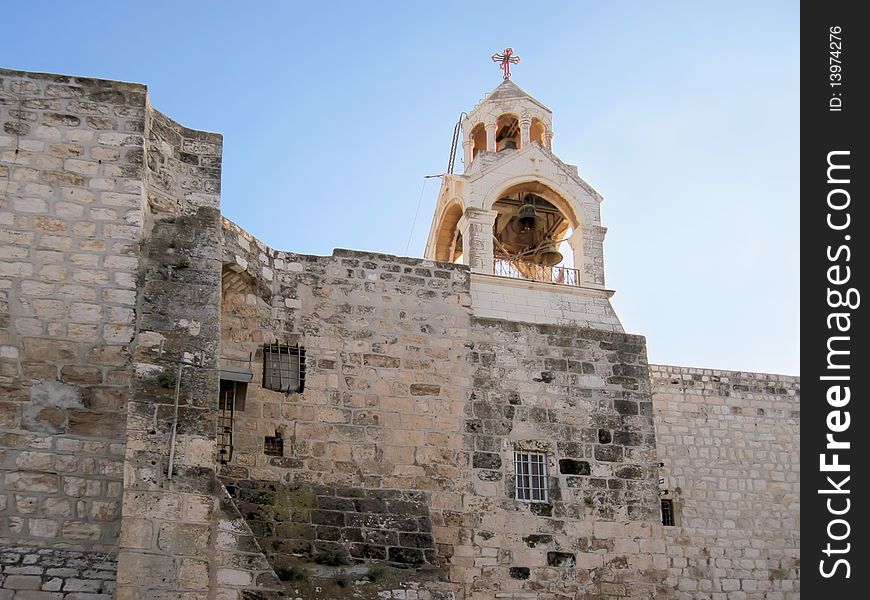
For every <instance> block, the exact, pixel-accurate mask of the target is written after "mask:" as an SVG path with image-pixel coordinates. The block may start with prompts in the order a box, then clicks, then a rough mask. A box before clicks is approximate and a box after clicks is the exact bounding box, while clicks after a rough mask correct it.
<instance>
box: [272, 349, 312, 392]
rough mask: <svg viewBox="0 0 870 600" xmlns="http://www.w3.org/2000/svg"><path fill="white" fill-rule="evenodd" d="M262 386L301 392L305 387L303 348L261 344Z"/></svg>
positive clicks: (283, 390)
mask: <svg viewBox="0 0 870 600" xmlns="http://www.w3.org/2000/svg"><path fill="white" fill-rule="evenodd" d="M263 387H264V388H266V389H269V390H275V391H276V392H301V391H302V389H303V388H304V387H305V349H304V348H302V347H300V346H288V345H286V344H266V345H265V346H263Z"/></svg>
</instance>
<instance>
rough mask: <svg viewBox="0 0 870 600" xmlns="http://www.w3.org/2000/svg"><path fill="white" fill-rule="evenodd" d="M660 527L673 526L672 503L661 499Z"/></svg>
mask: <svg viewBox="0 0 870 600" xmlns="http://www.w3.org/2000/svg"><path fill="white" fill-rule="evenodd" d="M662 525H664V526H666V527H673V526H674V501H673V500H668V499H662Z"/></svg>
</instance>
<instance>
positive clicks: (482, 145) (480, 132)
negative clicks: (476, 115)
mask: <svg viewBox="0 0 870 600" xmlns="http://www.w3.org/2000/svg"><path fill="white" fill-rule="evenodd" d="M469 136H470V138H471V143H472V146H471V148H472V149H471V158H472V160H474V159H475V158H476V157H477V155H478V154H480V153H481V152H483V151H485V150H486V127H485V126H484V124H483V123H478V124H477V125H475V126H474V127H473V128H472V129H471V132H470V133H469Z"/></svg>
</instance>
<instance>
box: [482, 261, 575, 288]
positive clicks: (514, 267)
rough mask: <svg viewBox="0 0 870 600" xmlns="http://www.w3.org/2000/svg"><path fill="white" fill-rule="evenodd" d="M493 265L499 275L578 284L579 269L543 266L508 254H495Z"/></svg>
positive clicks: (561, 283) (545, 281)
mask: <svg viewBox="0 0 870 600" xmlns="http://www.w3.org/2000/svg"><path fill="white" fill-rule="evenodd" d="M494 267H495V274H496V275H498V276H499V277H510V278H512V279H529V280H531V281H543V282H544V283H557V284H559V285H576V286H579V285H580V271H579V269H571V268H568V267H545V266H543V265H536V264H535V263H530V262H525V261H522V260H517V259H515V258H511V257H509V256H496V257H495V264H494Z"/></svg>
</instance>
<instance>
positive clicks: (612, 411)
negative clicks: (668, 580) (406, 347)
mask: <svg viewBox="0 0 870 600" xmlns="http://www.w3.org/2000/svg"><path fill="white" fill-rule="evenodd" d="M470 342H471V344H470V345H469V348H470V354H469V355H468V357H467V360H468V362H469V363H470V366H471V368H472V387H471V389H470V391H469V394H468V403H467V405H466V411H465V419H464V423H463V431H464V444H465V448H466V450H467V451H468V453H469V455H470V457H471V467H472V477H471V481H470V483H471V488H472V493H470V494H467V495H466V496H464V497H463V498H462V506H463V508H464V510H465V511H467V514H466V515H465V517H464V518H465V527H464V528H463V529H461V530H460V538H459V539H458V540H453V543H454V549H453V552H454V558H453V560H452V565H453V568H454V569H455V570H456V571H457V575H458V576H460V577H461V580H463V581H466V582H468V583H470V585H468V586H467V589H468V591H469V595H468V597H469V598H474V599H477V598H479V599H481V600H482V599H484V598H491V597H493V594H496V593H501V594H506V592H508V591H513V592H514V593H513V595H511V594H506V595H505V596H503V597H508V598H527V597H528V598H532V597H534V598H565V597H568V598H592V597H595V598H617V597H618V598H624V597H628V598H666V597H668V591H667V589H666V588H665V586H664V585H663V583H664V578H665V575H666V571H665V567H666V566H667V558H666V556H665V554H664V539H663V535H662V527H661V522H660V517H659V507H658V493H657V477H658V475H657V469H656V466H655V457H656V451H655V436H654V428H653V420H652V403H651V398H650V388H649V379H648V374H647V365H646V344H645V341H644V339H643V338H642V337H639V336H631V335H626V334H622V333H616V332H606V331H600V330H592V329H581V328H576V327H562V326H555V325H531V324H522V323H516V322H509V321H503V320H488V319H474V320H473V321H472V329H471V335H470ZM515 451H534V452H540V453H543V454H545V455H546V459H547V463H548V475H549V501H548V502H547V503H542V504H541V503H539V504H530V503H522V502H517V501H516V500H515V499H514V480H515V472H514V464H513V463H514V452H515ZM436 532H437V533H441V532H440V531H438V530H436ZM443 533H444V534H447V533H448V532H443ZM438 537H439V536H438V535H436V538H438Z"/></svg>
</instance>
